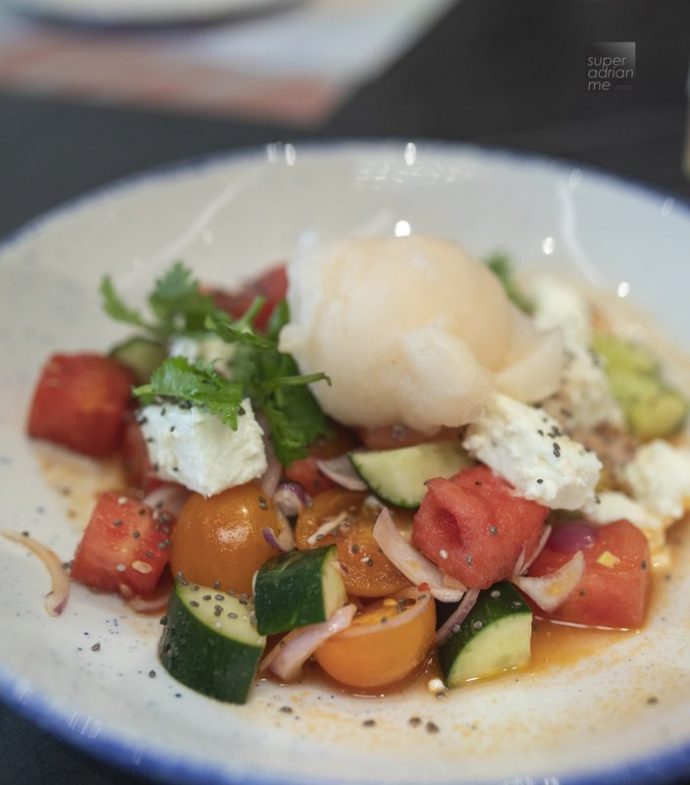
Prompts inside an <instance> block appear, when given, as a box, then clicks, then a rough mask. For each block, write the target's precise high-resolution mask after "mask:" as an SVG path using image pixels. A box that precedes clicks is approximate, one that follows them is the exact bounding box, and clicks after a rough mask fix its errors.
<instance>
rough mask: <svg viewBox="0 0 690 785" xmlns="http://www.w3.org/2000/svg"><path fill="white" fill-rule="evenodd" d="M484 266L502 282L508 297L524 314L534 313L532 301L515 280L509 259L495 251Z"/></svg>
mask: <svg viewBox="0 0 690 785" xmlns="http://www.w3.org/2000/svg"><path fill="white" fill-rule="evenodd" d="M486 266H487V267H488V268H489V269H490V270H491V271H492V272H493V273H494V275H495V276H496V277H497V278H498V280H499V281H500V282H501V283H502V284H503V288H504V289H505V293H506V294H507V295H508V299H509V300H512V302H513V303H514V304H515V305H517V307H518V308H519V309H520V310H521V311H524V312H525V313H526V314H533V313H534V303H533V302H532V301H531V300H530V299H529V297H527V295H526V294H525V293H524V292H523V291H522V289H520V287H519V285H518V283H517V282H516V280H515V274H514V272H513V265H512V264H511V262H510V259H509V258H508V257H507V256H506V255H505V254H502V253H495V254H493V255H492V256H490V257H489V258H488V259H487V260H486Z"/></svg>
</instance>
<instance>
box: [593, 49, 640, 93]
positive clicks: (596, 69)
mask: <svg viewBox="0 0 690 785" xmlns="http://www.w3.org/2000/svg"><path fill="white" fill-rule="evenodd" d="M585 65H586V71H585V73H586V84H587V92H588V93H630V92H632V91H633V90H634V89H635V88H634V84H635V42H634V41H599V42H597V43H594V44H589V45H588V46H587V58H586V63H585Z"/></svg>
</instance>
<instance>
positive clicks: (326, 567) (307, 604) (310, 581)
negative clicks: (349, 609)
mask: <svg viewBox="0 0 690 785" xmlns="http://www.w3.org/2000/svg"><path fill="white" fill-rule="evenodd" d="M336 559H337V549H336V546H335V545H327V546H325V547H323V548H316V549H315V550H310V551H291V552H290V553H283V554H280V555H279V556H274V557H273V558H272V559H269V560H268V561H267V562H266V563H265V564H264V565H263V566H262V567H261V569H260V570H259V572H258V573H257V576H256V583H255V584H254V602H255V604H256V620H257V626H258V630H259V632H260V633H261V634H262V635H274V634H275V633H277V632H286V631H287V630H294V629H295V628H296V627H306V626H307V625H308V624H318V623H319V622H322V621H326V619H328V618H329V617H330V616H332V615H333V613H334V612H335V611H337V610H338V608H340V607H341V606H343V605H344V604H345V602H346V601H347V594H346V592H345V584H344V583H343V579H342V576H341V574H340V569H339V567H338V564H337V561H336Z"/></svg>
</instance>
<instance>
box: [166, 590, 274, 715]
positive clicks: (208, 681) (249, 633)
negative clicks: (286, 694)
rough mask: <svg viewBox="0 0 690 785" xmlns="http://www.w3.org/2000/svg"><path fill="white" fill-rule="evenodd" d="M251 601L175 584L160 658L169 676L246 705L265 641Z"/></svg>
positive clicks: (216, 695) (205, 691) (229, 700)
mask: <svg viewBox="0 0 690 785" xmlns="http://www.w3.org/2000/svg"><path fill="white" fill-rule="evenodd" d="M253 612H254V608H253V606H252V603H251V601H249V600H246V599H244V598H242V597H236V596H234V595H232V594H227V593H225V592H220V591H218V590H217V589H209V588H208V587H206V586H198V585H196V584H190V583H187V581H179V580H178V581H177V582H176V584H175V587H174V588H173V591H172V595H171V599H170V606H169V609H168V616H167V622H166V625H165V629H164V631H163V635H162V637H161V641H160V645H159V649H158V654H159V657H160V661H161V663H162V664H163V667H164V668H165V669H166V670H167V671H168V672H169V673H170V675H171V676H172V677H173V678H174V679H177V681H179V682H182V684H185V685H186V686H187V687H190V688H191V689H193V690H196V691H197V692H202V693H203V694H204V695H208V696H210V697H211V698H216V699H217V700H220V701H226V702H228V703H246V702H247V695H248V693H249V690H250V688H251V686H252V684H253V682H254V678H255V676H256V671H257V668H258V666H259V660H260V659H261V655H262V654H263V651H264V648H265V646H266V638H264V637H263V636H262V635H259V633H258V632H257V630H256V626H255V625H254V622H253Z"/></svg>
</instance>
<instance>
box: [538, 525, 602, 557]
mask: <svg viewBox="0 0 690 785" xmlns="http://www.w3.org/2000/svg"><path fill="white" fill-rule="evenodd" d="M595 538H596V534H595V532H594V528H593V527H592V526H590V525H589V524H588V523H585V522H584V521H569V522H567V523H560V524H559V525H558V526H556V527H555V528H554V530H553V534H552V535H551V539H550V540H549V548H551V549H552V550H554V551H558V552H559V553H575V551H581V550H583V549H584V548H588V547H589V546H590V545H591V544H592V543H593V542H594V540H595Z"/></svg>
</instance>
